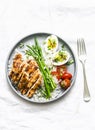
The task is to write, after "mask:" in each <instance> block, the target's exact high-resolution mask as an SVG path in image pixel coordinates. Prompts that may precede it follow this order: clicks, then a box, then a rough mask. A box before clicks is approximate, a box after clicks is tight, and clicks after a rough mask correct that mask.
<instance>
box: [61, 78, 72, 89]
mask: <svg viewBox="0 0 95 130" xmlns="http://www.w3.org/2000/svg"><path fill="white" fill-rule="evenodd" d="M70 84H71V80H70V79H64V80H62V81H61V83H60V85H61V87H62V88H64V89H67V88H68V87H69V86H70Z"/></svg>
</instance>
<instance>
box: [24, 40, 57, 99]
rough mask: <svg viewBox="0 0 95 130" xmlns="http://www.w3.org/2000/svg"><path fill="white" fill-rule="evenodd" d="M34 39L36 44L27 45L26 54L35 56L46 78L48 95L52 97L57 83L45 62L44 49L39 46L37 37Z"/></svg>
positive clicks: (45, 83)
mask: <svg viewBox="0 0 95 130" xmlns="http://www.w3.org/2000/svg"><path fill="white" fill-rule="evenodd" d="M34 40H35V45H32V46H29V45H27V47H28V50H26V54H27V55H29V56H33V57H34V59H35V60H36V61H37V63H38V65H39V69H40V71H41V72H42V76H43V79H44V85H45V93H46V97H47V98H50V97H51V92H52V91H53V90H54V89H55V88H56V85H55V83H54V81H53V78H52V76H51V74H50V71H49V69H48V67H47V65H46V64H45V61H44V58H43V54H42V49H41V47H40V46H39V44H38V41H37V39H36V38H35V39H34Z"/></svg>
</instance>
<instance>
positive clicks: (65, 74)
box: [62, 72, 72, 79]
mask: <svg viewBox="0 0 95 130" xmlns="http://www.w3.org/2000/svg"><path fill="white" fill-rule="evenodd" d="M71 78H72V74H71V73H68V72H66V73H63V75H62V79H71Z"/></svg>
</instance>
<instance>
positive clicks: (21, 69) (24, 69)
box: [9, 54, 42, 98]
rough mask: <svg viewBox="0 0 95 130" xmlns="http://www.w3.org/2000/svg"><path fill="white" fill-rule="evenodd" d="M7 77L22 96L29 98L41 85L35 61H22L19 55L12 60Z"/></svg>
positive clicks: (40, 76) (40, 77)
mask: <svg viewBox="0 0 95 130" xmlns="http://www.w3.org/2000/svg"><path fill="white" fill-rule="evenodd" d="M9 77H10V79H11V80H12V82H13V83H14V84H16V85H17V89H18V90H19V91H20V92H21V94H22V95H25V94H26V95H27V97H29V98H31V97H32V96H33V94H34V93H35V91H36V89H38V87H39V86H40V84H41V81H42V75H41V73H40V70H39V67H38V64H37V62H36V61H35V60H33V59H31V60H23V59H22V55H21V54H16V55H15V57H14V59H13V64H12V69H11V71H10V73H9Z"/></svg>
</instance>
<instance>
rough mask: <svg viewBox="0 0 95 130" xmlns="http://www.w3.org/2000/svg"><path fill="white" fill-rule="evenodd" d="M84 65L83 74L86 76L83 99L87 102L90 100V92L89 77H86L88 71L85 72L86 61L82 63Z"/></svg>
mask: <svg viewBox="0 0 95 130" xmlns="http://www.w3.org/2000/svg"><path fill="white" fill-rule="evenodd" d="M82 66H83V76H84V93H83V99H84V101H85V102H88V101H90V99H91V97H90V92H89V89H88V84H87V79H86V72H85V63H82Z"/></svg>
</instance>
